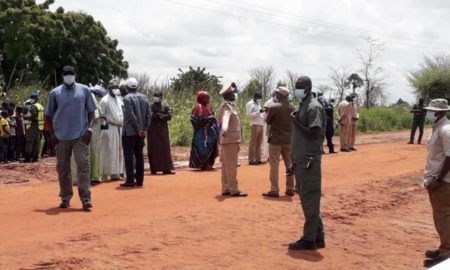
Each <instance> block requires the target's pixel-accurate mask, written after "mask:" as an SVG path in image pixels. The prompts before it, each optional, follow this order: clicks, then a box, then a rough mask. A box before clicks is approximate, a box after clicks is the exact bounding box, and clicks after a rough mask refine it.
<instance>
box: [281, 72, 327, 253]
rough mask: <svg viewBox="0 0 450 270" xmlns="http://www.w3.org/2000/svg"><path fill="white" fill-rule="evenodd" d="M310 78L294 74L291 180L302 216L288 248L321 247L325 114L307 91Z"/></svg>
mask: <svg viewBox="0 0 450 270" xmlns="http://www.w3.org/2000/svg"><path fill="white" fill-rule="evenodd" d="M311 89H312V83H311V79H310V78H309V77H306V76H302V77H300V78H298V80H297V82H296V84H295V91H294V95H295V97H296V98H297V99H299V100H300V105H299V109H298V112H296V113H295V112H294V113H293V114H292V115H291V119H292V122H293V123H294V128H293V130H292V142H291V144H292V152H291V153H292V164H293V168H294V173H295V180H296V182H297V185H298V187H299V188H300V191H299V193H300V201H301V205H302V208H303V214H304V216H305V224H304V226H303V236H302V237H301V238H300V240H298V241H296V242H294V243H290V244H289V249H291V250H305V249H308V250H311V249H316V248H324V247H325V239H324V230H323V223H322V217H321V215H320V196H321V189H322V167H321V158H322V153H323V141H324V138H325V130H326V116H325V110H324V108H323V107H322V105H321V104H320V103H319V102H318V101H317V100H316V99H315V98H312V95H311Z"/></svg>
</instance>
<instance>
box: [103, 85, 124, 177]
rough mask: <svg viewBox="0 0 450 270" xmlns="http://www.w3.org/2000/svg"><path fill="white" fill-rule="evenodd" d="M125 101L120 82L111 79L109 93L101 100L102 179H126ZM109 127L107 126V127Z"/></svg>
mask: <svg viewBox="0 0 450 270" xmlns="http://www.w3.org/2000/svg"><path fill="white" fill-rule="evenodd" d="M122 106H123V101H122V99H121V98H120V90H119V83H118V81H117V80H111V81H110V82H109V84H108V94H107V95H106V96H104V97H103V98H102V99H101V100H100V111H101V113H102V115H101V118H102V119H103V120H104V122H106V123H104V127H103V129H102V130H101V147H100V160H101V161H102V164H101V174H102V181H108V180H112V181H114V180H125V179H123V178H122V177H121V176H120V175H121V174H123V164H124V163H123V149H122V127H123V110H122ZM106 127H107V128H106Z"/></svg>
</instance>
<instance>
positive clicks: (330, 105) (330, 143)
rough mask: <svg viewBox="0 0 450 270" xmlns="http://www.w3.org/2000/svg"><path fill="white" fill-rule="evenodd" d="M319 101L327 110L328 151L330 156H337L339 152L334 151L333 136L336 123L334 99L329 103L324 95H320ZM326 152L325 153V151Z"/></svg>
mask: <svg viewBox="0 0 450 270" xmlns="http://www.w3.org/2000/svg"><path fill="white" fill-rule="evenodd" d="M317 101H319V103H320V104H321V105H322V106H323V108H324V109H325V114H326V116H327V129H326V132H325V136H326V138H327V146H328V151H329V153H330V154H336V153H337V152H335V151H334V144H333V136H334V121H333V114H334V108H333V104H334V99H330V101H327V100H325V99H324V97H323V93H320V92H319V94H318V96H317ZM324 152H325V151H324Z"/></svg>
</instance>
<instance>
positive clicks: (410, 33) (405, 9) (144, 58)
mask: <svg viewBox="0 0 450 270" xmlns="http://www.w3.org/2000/svg"><path fill="white" fill-rule="evenodd" d="M37 2H42V1H37ZM59 6H62V7H63V8H64V9H65V10H66V11H68V10H71V11H83V12H85V13H88V14H91V15H92V16H93V17H94V18H95V19H96V20H98V21H101V22H102V24H103V25H104V26H105V28H106V30H107V31H108V35H109V36H110V37H111V38H113V39H117V40H118V41H119V48H120V49H123V50H124V57H125V60H126V61H128V62H129V64H130V68H129V71H131V72H140V73H147V74H149V75H150V77H151V79H153V80H160V81H162V80H166V79H168V78H171V77H173V76H176V74H177V73H178V68H181V69H182V70H186V69H187V68H188V67H189V66H193V67H198V66H199V67H205V68H206V70H207V71H209V72H210V73H212V74H214V75H218V76H222V77H223V78H222V82H223V83H227V82H230V81H239V82H241V83H243V82H246V81H248V80H249V78H250V77H249V70H250V69H252V68H257V67H267V66H272V67H273V68H274V69H275V71H276V78H277V79H276V81H278V80H285V79H286V71H287V70H291V71H293V72H296V73H298V74H301V75H307V76H309V77H311V79H312V81H313V85H315V86H317V85H329V86H333V84H332V81H331V80H330V79H329V74H330V68H340V67H346V68H347V70H349V71H351V72H358V70H359V69H360V68H361V65H360V64H359V62H358V59H357V57H356V55H355V51H356V50H357V49H364V48H366V44H365V42H364V41H363V39H362V38H361V37H363V36H368V35H370V36H371V37H373V38H376V39H378V40H380V41H381V42H384V43H385V50H384V51H383V53H382V57H381V58H380V59H379V60H378V61H377V64H378V65H379V66H380V67H382V68H383V69H384V73H385V76H386V79H385V80H386V83H387V87H386V94H387V95H388V100H387V101H388V103H391V102H395V101H397V100H398V99H399V98H402V99H403V100H406V101H408V102H414V101H415V96H414V94H413V92H412V91H413V89H412V88H411V87H410V86H409V83H408V81H407V80H406V78H405V75H406V74H407V72H408V71H411V70H414V69H416V68H418V67H419V64H420V62H421V61H422V59H423V57H424V56H432V55H436V54H439V53H445V52H446V49H447V52H448V48H449V45H450V36H449V35H448V29H450V20H448V14H449V11H450V1H445V0H397V1H392V0H389V1H388V0H377V1H364V0H359V1H358V0H341V1H331V0H329V1H325V0H314V1H311V0H309V1H304V0H284V1H280V0H264V1H256V0H228V1H226V0H191V1H182V0H150V1H144V0H129V1H121V0H95V1H86V0H85V1H76V0H56V1H55V4H54V5H53V6H52V9H56V8H57V7H59ZM325 95H327V94H325Z"/></svg>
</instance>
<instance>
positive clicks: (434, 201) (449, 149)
mask: <svg viewBox="0 0 450 270" xmlns="http://www.w3.org/2000/svg"><path fill="white" fill-rule="evenodd" d="M424 109H425V110H427V115H426V118H427V119H428V120H429V121H430V122H431V123H432V128H433V129H432V133H431V136H430V139H429V140H428V154H427V159H426V163H425V170H424V179H423V186H424V187H425V188H426V189H427V190H428V194H429V197H430V202H431V208H432V210H433V220H434V226H435V227H436V231H437V233H438V235H439V238H440V240H441V244H440V246H439V249H436V250H428V251H427V252H425V256H426V257H427V258H428V259H427V260H425V261H424V266H425V267H427V268H429V267H432V266H434V265H436V264H438V263H440V262H442V261H444V260H446V259H448V258H450V173H449V172H450V120H449V119H448V118H447V112H448V111H450V107H449V106H448V102H447V100H445V99H433V100H432V101H431V102H430V104H429V105H428V107H425V108H424Z"/></svg>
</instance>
